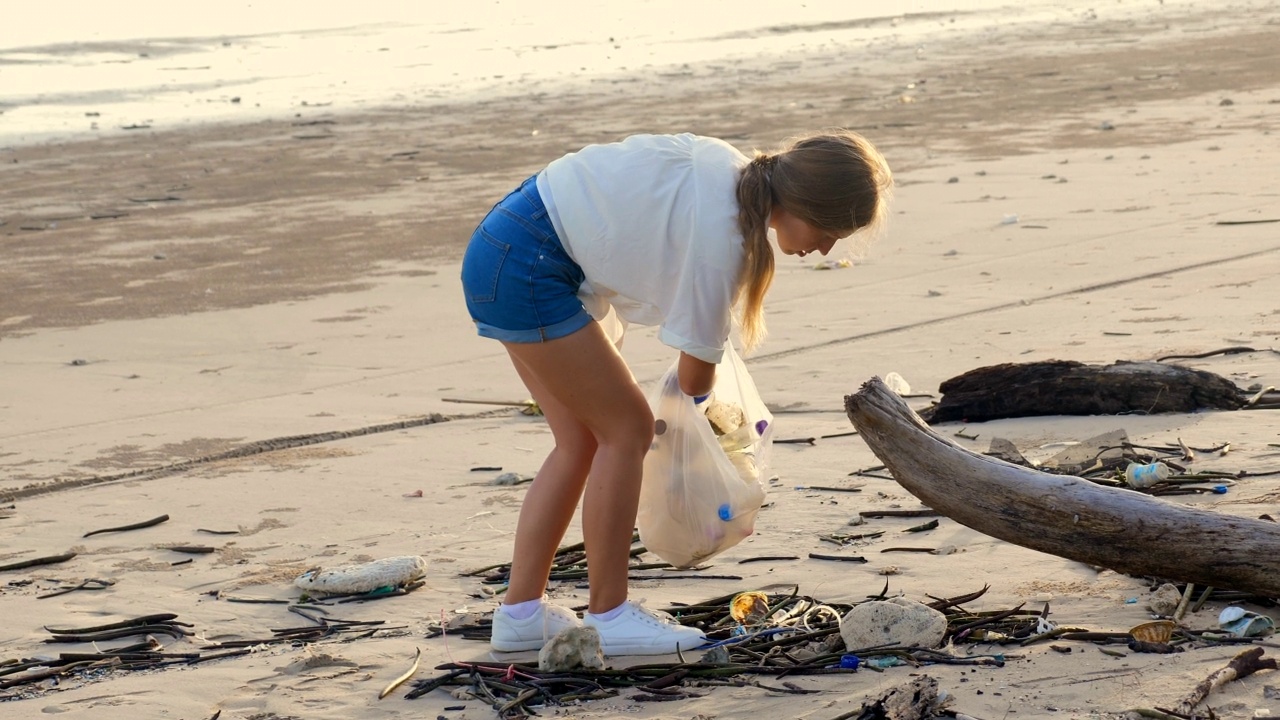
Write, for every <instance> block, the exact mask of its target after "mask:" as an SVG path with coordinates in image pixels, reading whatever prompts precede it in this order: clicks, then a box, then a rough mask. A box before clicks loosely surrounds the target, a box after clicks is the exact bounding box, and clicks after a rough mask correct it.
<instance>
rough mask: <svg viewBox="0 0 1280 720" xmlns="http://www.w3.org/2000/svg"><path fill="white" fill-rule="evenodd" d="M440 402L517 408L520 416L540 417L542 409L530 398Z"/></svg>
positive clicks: (447, 400) (454, 399)
mask: <svg viewBox="0 0 1280 720" xmlns="http://www.w3.org/2000/svg"><path fill="white" fill-rule="evenodd" d="M440 400H441V401H442V402H448V403H466V404H469V405H501V406H504V407H518V408H520V414H522V415H542V408H541V407H539V406H538V403H537V401H536V400H533V399H532V398H530V399H528V400H468V399H466V398H440Z"/></svg>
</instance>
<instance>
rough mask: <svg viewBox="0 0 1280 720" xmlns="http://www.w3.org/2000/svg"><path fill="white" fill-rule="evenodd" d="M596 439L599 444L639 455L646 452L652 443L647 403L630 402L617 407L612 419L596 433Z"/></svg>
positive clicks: (651, 423) (651, 421)
mask: <svg viewBox="0 0 1280 720" xmlns="http://www.w3.org/2000/svg"><path fill="white" fill-rule="evenodd" d="M597 441H598V442H599V443H600V444H601V445H608V446H610V447H613V448H617V449H620V450H626V451H632V452H637V453H639V454H640V455H643V454H644V453H646V452H648V451H649V446H650V445H652V444H653V411H652V410H650V409H649V404H648V403H646V402H641V403H631V404H629V405H628V406H626V407H619V408H617V414H616V416H615V418H614V421H613V422H611V423H610V425H609V427H608V428H606V429H605V431H604V432H603V433H601V434H599V435H598V437H597Z"/></svg>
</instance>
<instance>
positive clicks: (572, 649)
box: [538, 627, 604, 672]
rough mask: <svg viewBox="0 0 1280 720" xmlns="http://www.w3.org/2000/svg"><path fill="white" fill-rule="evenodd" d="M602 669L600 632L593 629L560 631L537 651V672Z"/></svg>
mask: <svg viewBox="0 0 1280 720" xmlns="http://www.w3.org/2000/svg"><path fill="white" fill-rule="evenodd" d="M603 669H604V651H603V650H601V649H600V632H599V631H598V630H596V629H595V628H593V627H571V628H568V629H567V630H561V631H560V632H559V633H556V636H555V637H553V638H551V641H550V642H548V643H547V644H546V645H543V646H542V649H541V650H539V651H538V670H540V671H542V672H567V671H569V670H603Z"/></svg>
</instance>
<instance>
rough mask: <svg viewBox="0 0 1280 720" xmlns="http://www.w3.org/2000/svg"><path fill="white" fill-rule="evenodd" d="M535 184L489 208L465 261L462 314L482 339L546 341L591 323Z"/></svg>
mask: <svg viewBox="0 0 1280 720" xmlns="http://www.w3.org/2000/svg"><path fill="white" fill-rule="evenodd" d="M536 178H537V176H534V177H531V178H529V179H528V180H525V181H524V183H522V184H521V185H520V187H518V188H516V189H515V190H513V191H512V192H511V193H510V194H508V195H507V196H506V197H505V198H503V199H502V201H501V202H499V203H498V204H497V205H494V206H493V209H492V210H490V211H489V214H488V215H485V217H484V220H482V221H481V222H480V226H479V227H477V228H476V230H475V232H474V233H472V235H471V241H470V242H469V243H468V244H467V252H466V254H465V255H464V256H463V258H462V290H463V292H464V293H465V294H466V299H467V311H468V312H469V313H471V319H472V320H474V321H475V323H476V329H477V330H478V331H479V333H480V335H482V336H483V337H489V338H494V339H495V340H502V341H504V342H515V343H532V342H546V341H547V340H554V339H556V338H560V337H564V336H566V335H570V334H572V333H574V332H577V331H578V330H581V329H582V328H583V327H585V326H586V325H587V324H588V323H590V322H591V316H590V315H589V314H588V313H587V310H586V308H584V307H583V306H582V301H581V300H579V299H578V288H579V287H580V286H581V285H582V281H583V278H584V276H583V274H582V268H580V267H578V264H577V263H575V262H574V261H573V260H572V259H571V258H570V257H569V254H568V253H566V252H565V250H564V246H562V245H561V244H560V238H558V237H557V236H556V231H555V228H554V227H552V225H551V219H550V218H549V217H547V208H546V206H545V205H543V203H542V198H541V197H540V196H539V195H538V186H537V182H536Z"/></svg>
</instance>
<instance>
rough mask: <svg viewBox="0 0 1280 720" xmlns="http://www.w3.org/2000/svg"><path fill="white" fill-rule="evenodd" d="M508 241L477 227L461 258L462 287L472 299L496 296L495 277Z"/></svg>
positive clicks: (487, 299)
mask: <svg viewBox="0 0 1280 720" xmlns="http://www.w3.org/2000/svg"><path fill="white" fill-rule="evenodd" d="M510 252H511V245H510V244H509V243H504V242H502V241H501V240H499V239H497V238H495V237H494V236H492V235H490V234H489V233H487V232H485V231H484V230H483V229H479V230H476V233H475V235H474V236H472V238H471V243H470V244H469V245H468V246H467V254H466V255H465V256H464V257H463V259H462V287H463V288H464V289H465V290H466V293H467V297H468V298H470V300H471V302H474V303H489V302H493V301H494V300H495V299H497V297H498V279H499V278H500V277H502V265H503V263H504V262H506V260H507V254H508V253H510Z"/></svg>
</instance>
